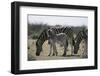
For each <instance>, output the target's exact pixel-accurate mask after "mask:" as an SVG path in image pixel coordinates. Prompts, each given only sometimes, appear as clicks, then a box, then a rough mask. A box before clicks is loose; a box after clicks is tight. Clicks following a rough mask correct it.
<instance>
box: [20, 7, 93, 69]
mask: <svg viewBox="0 0 100 76" xmlns="http://www.w3.org/2000/svg"><path fill="white" fill-rule="evenodd" d="M27 14H42V15H64V16H87V17H88V44H89V45H88V59H71V60H70V59H68V60H67V59H66V60H47V61H27ZM93 65H94V11H90V10H73V9H57V8H42V7H25V6H23V7H20V70H29V69H44V68H61V67H79V66H93Z"/></svg>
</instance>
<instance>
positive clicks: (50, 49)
mask: <svg viewBox="0 0 100 76" xmlns="http://www.w3.org/2000/svg"><path fill="white" fill-rule="evenodd" d="M51 53H52V44H50V53H49V55H48V56H50V55H51Z"/></svg>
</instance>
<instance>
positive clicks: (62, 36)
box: [48, 29, 68, 56]
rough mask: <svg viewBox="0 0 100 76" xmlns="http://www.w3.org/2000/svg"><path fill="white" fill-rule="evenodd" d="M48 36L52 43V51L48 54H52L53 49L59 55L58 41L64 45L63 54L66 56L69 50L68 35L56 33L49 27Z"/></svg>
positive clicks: (54, 53)
mask: <svg viewBox="0 0 100 76" xmlns="http://www.w3.org/2000/svg"><path fill="white" fill-rule="evenodd" d="M48 37H49V39H48V41H49V44H50V53H49V55H48V56H50V55H51V53H52V49H53V55H56V56H57V54H58V52H57V49H56V43H58V44H60V45H61V46H64V53H63V56H65V55H66V51H67V47H68V39H67V35H66V34H65V33H59V34H55V32H54V30H52V29H49V30H48Z"/></svg>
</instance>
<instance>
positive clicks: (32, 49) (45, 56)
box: [28, 39, 87, 61]
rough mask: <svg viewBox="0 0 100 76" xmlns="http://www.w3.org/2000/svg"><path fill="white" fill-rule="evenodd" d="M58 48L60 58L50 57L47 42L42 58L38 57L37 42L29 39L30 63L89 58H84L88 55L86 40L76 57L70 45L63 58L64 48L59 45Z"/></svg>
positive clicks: (41, 54) (44, 45)
mask: <svg viewBox="0 0 100 76" xmlns="http://www.w3.org/2000/svg"><path fill="white" fill-rule="evenodd" d="M56 46H57V52H58V56H48V55H49V52H50V51H49V50H50V45H49V44H48V41H45V43H44V44H43V51H42V52H41V53H40V56H36V40H35V39H28V61H32V60H54V59H80V58H81V59H82V58H87V57H86V56H85V57H84V56H83V55H87V51H86V50H87V48H86V43H85V42H84V40H83V41H82V42H81V44H80V48H79V50H78V54H76V55H73V56H72V55H71V49H70V45H68V51H67V55H66V56H62V54H63V52H64V48H63V47H61V46H60V45H59V44H57V45H56Z"/></svg>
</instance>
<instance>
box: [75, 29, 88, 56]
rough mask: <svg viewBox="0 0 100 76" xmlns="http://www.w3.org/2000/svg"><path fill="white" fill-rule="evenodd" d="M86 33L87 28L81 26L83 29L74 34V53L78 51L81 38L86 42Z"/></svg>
mask: <svg viewBox="0 0 100 76" xmlns="http://www.w3.org/2000/svg"><path fill="white" fill-rule="evenodd" d="M87 34H88V30H87V29H84V28H83V29H82V30H81V31H80V32H79V33H78V35H77V36H76V38H75V40H74V41H75V44H74V53H75V54H77V52H78V49H79V45H80V43H81V41H82V40H83V39H85V40H86V42H87V39H88V37H87Z"/></svg>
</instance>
